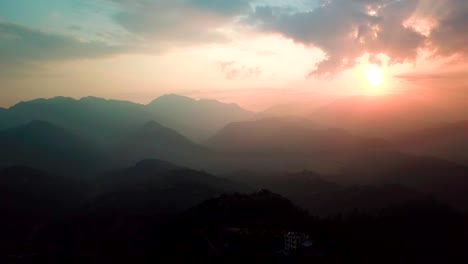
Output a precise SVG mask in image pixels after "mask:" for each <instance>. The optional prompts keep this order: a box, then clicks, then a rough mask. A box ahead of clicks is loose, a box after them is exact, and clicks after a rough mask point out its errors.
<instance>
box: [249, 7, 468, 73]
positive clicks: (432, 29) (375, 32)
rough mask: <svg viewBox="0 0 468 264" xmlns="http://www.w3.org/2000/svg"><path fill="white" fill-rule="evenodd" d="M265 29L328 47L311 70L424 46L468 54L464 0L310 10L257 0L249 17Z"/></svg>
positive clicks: (401, 54) (404, 54)
mask: <svg viewBox="0 0 468 264" xmlns="http://www.w3.org/2000/svg"><path fill="white" fill-rule="evenodd" d="M248 23H255V24H256V25H257V27H258V28H259V30H261V31H263V32H273V33H280V34H282V35H283V36H285V37H287V38H290V39H293V40H294V41H296V42H298V43H302V44H304V45H307V46H315V47H318V48H320V49H321V50H322V51H324V52H325V53H326V59H325V60H323V61H320V62H319V63H318V64H317V65H316V69H314V70H312V71H311V72H310V75H313V76H333V75H335V74H337V73H339V72H341V71H343V70H346V69H349V68H352V67H353V66H355V64H356V63H357V61H356V60H357V59H358V58H360V57H362V56H363V55H365V54H370V57H369V58H370V62H371V63H376V64H380V63H381V62H380V61H379V60H378V59H377V55H379V54H386V55H387V56H388V57H389V58H390V60H389V64H390V65H391V64H395V63H403V62H414V61H415V60H416V59H417V58H418V52H419V51H420V50H421V49H430V50H432V51H433V52H434V54H437V55H440V56H451V55H454V54H463V55H466V54H468V46H467V45H466V43H468V35H467V34H466V32H467V30H468V1H466V0H444V1H440V0H326V1H323V2H322V4H321V5H319V6H318V7H317V8H315V9H312V10H304V11H298V12H291V11H290V10H289V9H288V8H281V7H272V6H268V5H263V6H258V7H256V9H255V12H254V14H253V15H251V17H250V18H249V19H248Z"/></svg>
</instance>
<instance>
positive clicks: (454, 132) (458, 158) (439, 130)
mask: <svg viewBox="0 0 468 264" xmlns="http://www.w3.org/2000/svg"><path fill="white" fill-rule="evenodd" d="M392 141H393V142H394V143H395V144H396V145H397V146H398V148H399V149H401V150H402V151H405V152H409V153H414V154H418V155H431V156H436V157H441V158H445V159H448V160H452V161H455V162H458V163H460V164H465V165H468V151H467V150H468V120H464V121H459V122H455V123H450V124H444V125H439V126H435V127H431V128H426V129H421V130H416V131H412V132H408V133H404V134H400V135H396V136H394V137H393V138H392Z"/></svg>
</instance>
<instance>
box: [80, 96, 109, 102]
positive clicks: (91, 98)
mask: <svg viewBox="0 0 468 264" xmlns="http://www.w3.org/2000/svg"><path fill="white" fill-rule="evenodd" d="M80 101H98V102H102V101H107V100H106V99H104V98H100V97H95V96H86V97H83V98H80Z"/></svg>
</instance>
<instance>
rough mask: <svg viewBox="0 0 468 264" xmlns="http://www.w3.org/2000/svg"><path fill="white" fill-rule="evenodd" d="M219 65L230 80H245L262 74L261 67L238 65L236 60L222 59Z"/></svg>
mask: <svg viewBox="0 0 468 264" xmlns="http://www.w3.org/2000/svg"><path fill="white" fill-rule="evenodd" d="M219 67H220V70H221V72H222V73H223V74H224V76H225V77H226V79H228V80H239V79H241V80H244V79H250V78H256V77H258V76H260V75H262V70H261V69H260V67H247V66H245V65H242V66H238V65H236V62H235V61H220V62H219Z"/></svg>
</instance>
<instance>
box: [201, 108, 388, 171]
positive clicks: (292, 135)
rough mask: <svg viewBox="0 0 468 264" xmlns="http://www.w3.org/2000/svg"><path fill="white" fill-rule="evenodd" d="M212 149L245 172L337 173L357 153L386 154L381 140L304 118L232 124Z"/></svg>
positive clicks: (211, 143) (385, 144) (210, 142)
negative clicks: (233, 158) (345, 161)
mask: <svg viewBox="0 0 468 264" xmlns="http://www.w3.org/2000/svg"><path fill="white" fill-rule="evenodd" d="M206 144H207V146H209V147H210V148H211V149H213V150H216V151H220V152H224V153H229V154H230V155H231V157H236V158H237V159H239V162H241V163H242V166H243V167H244V168H250V169H252V168H257V169H273V170H277V169H283V170H284V169H289V170H301V169H314V170H320V171H324V172H333V173H337V172H339V171H337V170H339V168H340V164H341V162H342V161H343V160H346V159H348V158H349V157H351V156H354V155H356V154H357V153H362V152H368V151H386V150H388V149H390V148H391V146H390V144H389V143H388V142H386V141H385V140H382V139H376V138H366V137H360V136H356V135H354V134H351V133H348V132H346V131H344V130H341V129H333V128H323V127H320V126H317V125H316V124H315V123H314V122H312V121H310V120H309V119H305V118H295V117H283V118H266V119H260V120H257V121H247V122H238V123H231V124H229V125H228V126H226V127H225V128H223V129H222V130H220V131H219V132H218V133H217V134H216V135H215V136H214V137H212V138H211V139H210V140H208V141H207V143H206Z"/></svg>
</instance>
